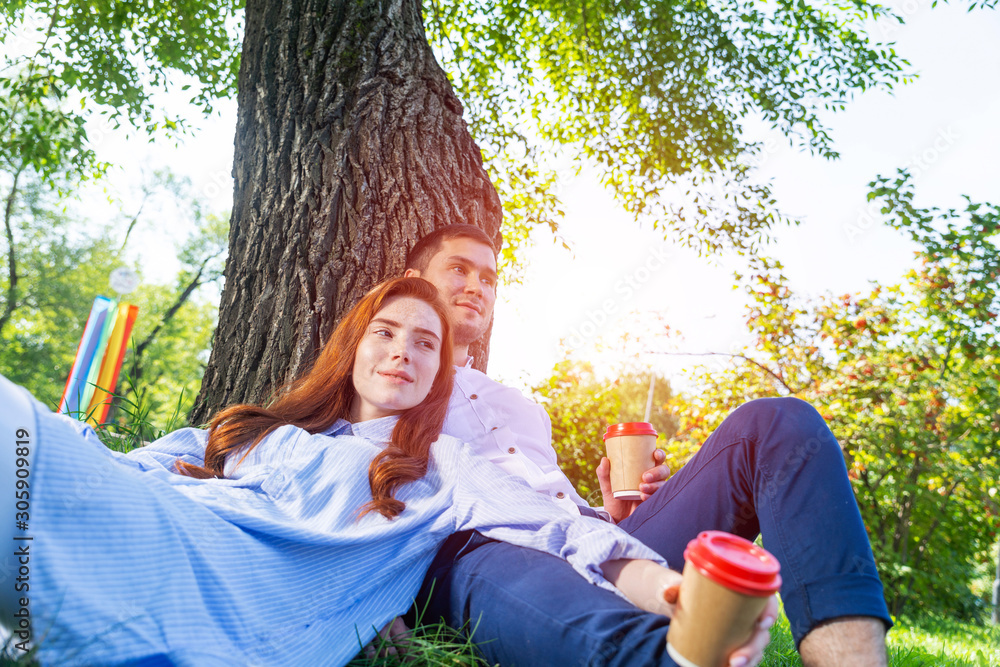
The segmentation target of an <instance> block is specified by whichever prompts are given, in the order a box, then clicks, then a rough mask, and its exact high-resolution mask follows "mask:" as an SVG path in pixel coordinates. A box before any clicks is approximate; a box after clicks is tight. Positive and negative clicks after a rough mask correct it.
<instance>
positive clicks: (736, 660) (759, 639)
mask: <svg viewBox="0 0 1000 667" xmlns="http://www.w3.org/2000/svg"><path fill="white" fill-rule="evenodd" d="M679 594H680V590H679V587H676V586H673V587H670V588H668V589H667V590H666V592H665V593H664V595H663V598H664V600H665V601H666V602H667V604H669V605H671V606H673V605H676V604H677V598H678V597H679ZM777 618H778V596H777V595H772V596H771V597H770V598H769V599H768V601H767V606H765V607H764V611H762V612H761V613H760V616H758V617H757V624H756V625H754V629H753V634H752V635H750V639H748V640H747V642H746V643H745V644H743V646H740V647H739V648H738V649H736V650H735V651H733V652H732V653H730V654H729V667H753V666H754V665H759V664H760V663H761V661H762V660H763V659H764V649H765V648H767V644H768V642H770V641H771V626H772V625H774V621H775V620H776V619H777Z"/></svg>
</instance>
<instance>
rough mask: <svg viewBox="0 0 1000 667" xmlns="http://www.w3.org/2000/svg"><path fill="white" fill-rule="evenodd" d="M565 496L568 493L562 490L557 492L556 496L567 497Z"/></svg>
mask: <svg viewBox="0 0 1000 667" xmlns="http://www.w3.org/2000/svg"><path fill="white" fill-rule="evenodd" d="M565 497H566V494H565V493H563V492H562V491H560V492H559V493H557V494H556V498H565Z"/></svg>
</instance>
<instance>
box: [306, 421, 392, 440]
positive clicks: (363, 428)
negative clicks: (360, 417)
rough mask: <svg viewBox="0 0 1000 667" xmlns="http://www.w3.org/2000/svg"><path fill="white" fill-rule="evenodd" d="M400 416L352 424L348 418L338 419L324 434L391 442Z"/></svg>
mask: <svg viewBox="0 0 1000 667" xmlns="http://www.w3.org/2000/svg"><path fill="white" fill-rule="evenodd" d="M398 420H399V417H396V416H395V415H393V416H390V417H381V418H379V419H369V420H368V421H363V422H357V423H355V424H352V423H351V422H349V421H347V420H346V419H338V420H337V421H335V422H334V423H333V426H331V427H330V428H328V429H327V430H325V431H324V432H323V434H324V435H329V436H338V435H354V436H357V437H359V438H364V439H365V440H371V441H372V442H389V440H390V439H391V438H392V429H393V428H395V427H396V422H397V421H398Z"/></svg>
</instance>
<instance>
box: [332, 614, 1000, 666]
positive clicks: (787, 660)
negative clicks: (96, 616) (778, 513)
mask: <svg viewBox="0 0 1000 667" xmlns="http://www.w3.org/2000/svg"><path fill="white" fill-rule="evenodd" d="M421 632H422V633H424V634H423V637H424V639H425V641H424V642H423V643H421V644H420V645H419V646H418V647H416V650H415V651H414V650H412V649H411V651H410V653H409V657H410V661H408V662H406V663H404V662H403V661H402V660H400V659H399V658H398V657H396V656H386V657H382V658H377V659H374V660H371V659H365V658H357V659H355V660H354V661H353V662H351V663H350V664H351V667H369V666H373V667H374V666H377V667H391V666H394V665H402V664H408V665H411V666H412V665H471V666H476V667H487V666H488V664H489V663H487V662H486V661H485V660H483V659H482V658H481V657H479V656H478V655H477V654H476V651H475V647H474V645H473V644H472V643H471V642H469V641H465V640H463V639H462V638H461V637H460V636H458V635H456V633H455V632H454V631H453V630H451V629H449V628H447V627H442V626H425V627H423V628H421ZM427 640H429V641H427ZM442 640H443V641H442ZM447 642H451V643H447ZM888 647H889V665H890V667H1000V627H997V626H982V625H976V624H972V623H961V622H958V621H954V620H951V619H948V618H942V617H928V618H920V619H909V618H900V619H897V621H896V625H895V627H894V628H893V629H892V631H891V632H890V633H889V639H888ZM761 664H762V667H801V666H802V661H801V660H800V659H799V654H798V652H797V651H796V650H795V643H794V641H793V640H792V633H791V631H790V629H789V625H788V619H787V618H786V617H785V615H784V614H781V616H780V617H779V619H778V622H777V623H776V624H775V626H774V628H772V630H771V643H770V645H769V646H768V647H767V651H766V652H765V653H764V662H763V663H761ZM845 667H855V666H845ZM859 667H863V666H859Z"/></svg>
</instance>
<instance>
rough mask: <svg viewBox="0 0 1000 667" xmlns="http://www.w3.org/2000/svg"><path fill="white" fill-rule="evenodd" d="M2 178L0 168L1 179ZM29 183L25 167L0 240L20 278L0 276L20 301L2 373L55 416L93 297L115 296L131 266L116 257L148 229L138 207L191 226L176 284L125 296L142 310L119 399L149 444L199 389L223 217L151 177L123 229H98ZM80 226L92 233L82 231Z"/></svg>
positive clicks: (9, 327)
mask: <svg viewBox="0 0 1000 667" xmlns="http://www.w3.org/2000/svg"><path fill="white" fill-rule="evenodd" d="M5 175H7V174H5V173H4V172H2V171H0V178H2V177H3V176H5ZM33 176H34V172H33V171H28V170H26V171H25V172H23V173H22V174H21V175H20V177H19V179H18V180H19V183H18V189H17V195H18V196H17V197H16V198H14V199H12V200H11V201H12V204H11V206H10V208H9V209H8V217H7V222H8V225H9V227H10V237H9V239H5V241H4V242H0V248H2V249H3V250H5V251H6V252H8V253H11V252H13V253H16V258H17V261H16V264H15V266H16V275H17V277H18V282H17V288H16V290H11V289H10V287H9V285H10V282H9V277H8V276H9V274H7V275H3V276H0V290H3V293H4V294H6V295H8V296H9V295H11V294H15V295H16V297H15V298H13V299H12V300H11V303H12V306H11V307H10V309H9V310H8V312H9V313H10V317H9V318H8V321H7V322H6V326H4V327H3V328H2V329H0V373H3V374H4V375H5V376H6V377H8V378H9V379H11V380H12V381H14V382H17V383H19V384H22V385H24V386H26V387H28V388H29V389H31V391H32V392H33V393H34V395H35V396H36V397H38V398H39V400H41V401H42V402H43V403H45V404H46V405H48V406H49V407H51V408H52V409H56V407H57V406H58V404H59V400H60V397H61V396H62V391H63V387H64V385H65V382H66V378H67V376H68V375H69V372H70V368H71V366H72V363H73V359H74V356H75V354H76V350H77V344H78V343H79V340H80V337H81V335H82V333H83V327H84V325H85V323H86V319H87V315H88V313H89V312H90V306H91V304H92V302H93V300H94V297H95V296H97V295H98V294H104V295H112V294H113V293H112V291H111V289H110V286H109V285H108V277H109V274H110V273H111V271H112V270H113V269H115V268H118V267H120V266H123V265H125V266H129V264H128V263H127V262H125V261H124V260H123V259H122V258H123V257H124V256H125V249H126V245H127V243H128V238H129V236H130V234H131V232H132V231H133V230H134V229H135V228H136V227H137V226H142V225H143V224H144V223H145V222H146V220H145V218H144V217H143V214H142V209H143V208H152V206H147V204H150V203H152V204H155V205H156V208H157V209H159V211H160V213H161V214H162V213H163V212H164V211H167V210H168V209H169V210H170V212H171V213H172V214H173V216H175V217H174V218H173V219H172V220H171V223H170V224H172V225H173V226H175V227H183V225H182V224H181V220H183V221H184V222H190V223H192V224H193V230H192V232H191V233H190V235H189V236H188V238H187V239H186V240H182V242H181V243H180V244H179V249H178V251H177V256H178V260H179V269H178V275H177V277H176V281H175V283H174V284H155V283H150V282H143V283H141V284H140V286H139V288H138V289H137V290H136V291H135V292H133V293H131V294H128V295H126V296H125V297H124V300H126V301H128V302H130V303H134V304H136V305H137V306H139V317H138V319H137V320H136V325H135V328H134V329H133V334H132V337H133V340H132V344H131V345H130V349H129V354H128V355H127V357H126V361H125V364H124V366H123V369H124V379H123V381H122V382H121V383H120V384H119V388H118V394H119V395H120V396H121V397H123V398H124V400H125V401H126V403H127V405H128V409H129V410H130V411H131V412H133V413H141V415H142V416H143V419H142V420H140V421H142V422H143V428H144V429H145V432H143V433H141V434H137V436H138V437H139V438H140V439H148V438H149V437H150V436H151V435H152V433H154V432H155V431H158V430H160V429H162V428H164V427H165V426H166V425H167V424H168V423H169V422H170V417H171V415H172V414H173V413H175V412H176V413H177V414H178V415H181V416H182V418H183V416H185V415H186V414H187V412H188V411H189V410H190V408H191V405H192V404H193V403H194V398H195V396H196V395H197V392H198V388H199V386H200V384H201V377H202V374H203V371H204V365H205V363H206V362H207V359H208V349H209V345H210V343H211V336H212V333H213V331H214V327H215V318H216V314H217V307H216V305H215V301H216V299H217V298H218V297H217V292H215V293H213V292H206V291H205V287H206V286H209V285H211V284H212V283H214V282H217V281H218V279H219V278H220V277H221V275H222V266H223V264H224V262H225V251H226V246H227V236H228V216H218V215H211V214H205V213H204V212H203V211H202V206H201V204H200V203H199V202H198V201H197V200H196V199H194V198H193V197H192V196H191V192H190V184H189V183H187V182H185V181H184V180H183V179H176V178H175V177H173V176H172V175H170V174H156V175H154V176H153V178H152V179H151V180H150V182H149V183H148V185H147V186H146V188H145V192H144V195H143V205H142V206H140V207H139V209H140V210H139V211H138V212H137V213H135V214H133V215H132V216H131V217H130V218H129V219H127V220H125V221H122V222H121V223H120V224H117V223H113V224H109V225H107V226H98V227H95V226H94V225H88V224H86V223H84V222H83V221H81V220H80V219H79V218H77V217H75V216H74V215H73V214H71V213H68V212H66V209H67V207H68V204H71V203H72V202H70V201H69V200H67V199H66V198H63V197H59V195H58V193H53V192H52V191H51V189H50V188H49V187H48V186H47V185H46V183H44V182H41V181H40V180H38V178H37V177H33ZM163 195H167V197H163ZM171 204H174V205H171ZM178 218H180V220H179V219H178ZM85 227H86V228H90V229H92V230H95V231H91V232H90V233H83V232H81V231H80V230H81V229H83V228H85ZM123 230H124V231H123ZM123 238H124V239H125V241H124V242H123V241H122V239H123ZM168 252H169V250H168ZM132 268H135V269H136V270H137V271H138V272H139V273H140V275H141V274H142V272H141V270H140V269H139V267H134V266H133V267H132ZM114 405H118V401H117V400H116V402H115V404H114ZM118 417H124V415H118ZM118 417H116V416H115V413H114V409H113V410H112V412H111V413H109V416H108V421H109V422H112V423H118V422H120V421H121V420H120V419H119V418H118Z"/></svg>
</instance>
